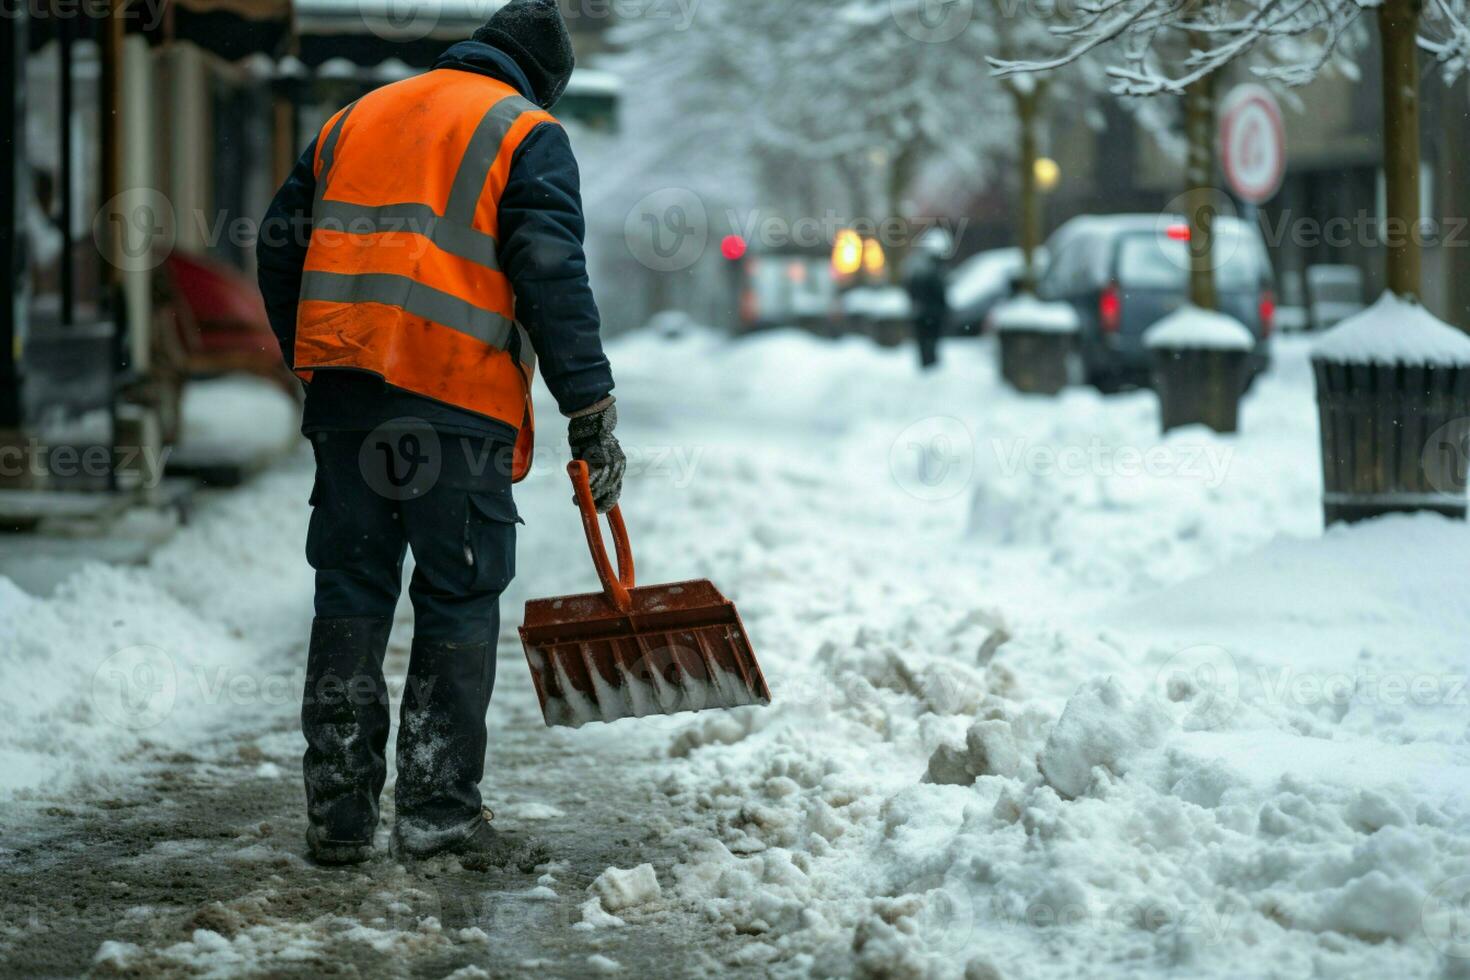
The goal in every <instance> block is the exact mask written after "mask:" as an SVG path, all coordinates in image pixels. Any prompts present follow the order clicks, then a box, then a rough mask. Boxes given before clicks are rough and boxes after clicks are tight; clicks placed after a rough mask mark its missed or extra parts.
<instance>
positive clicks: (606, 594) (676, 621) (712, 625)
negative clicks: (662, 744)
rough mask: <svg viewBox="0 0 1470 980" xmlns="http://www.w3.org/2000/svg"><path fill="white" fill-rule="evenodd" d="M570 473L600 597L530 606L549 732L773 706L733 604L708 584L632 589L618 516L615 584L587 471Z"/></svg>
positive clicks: (532, 650)
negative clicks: (599, 723)
mask: <svg viewBox="0 0 1470 980" xmlns="http://www.w3.org/2000/svg"><path fill="white" fill-rule="evenodd" d="M567 473H568V474H569V475H570V476H571V478H572V488H573V490H574V491H575V493H576V498H577V507H578V508H579V509H580V510H581V512H582V527H583V529H584V530H585V531H586V532H587V547H588V548H589V549H590V550H591V552H592V564H593V565H594V566H596V568H597V577H598V578H599V579H601V580H602V591H601V592H588V593H584V594H582V595H568V596H555V597H552V598H550V599H532V600H530V601H529V602H527V603H526V615H525V619H524V625H522V626H521V644H522V646H524V647H525V648H526V662H527V663H528V664H530V666H531V678H532V680H533V681H534V682H535V684H536V696H537V697H538V698H539V699H540V701H541V714H542V717H544V718H545V719H546V724H547V725H566V726H570V727H572V728H576V727H578V726H581V725H584V724H586V723H587V722H589V721H617V720H618V719H619V718H642V717H644V716H646V715H671V714H676V713H678V712H680V711H702V710H704V709H707V708H733V707H736V706H738V705H742V704H770V702H771V692H770V689H769V688H767V687H766V680H765V678H764V677H763V676H762V675H761V669H760V665H759V664H757V663H756V661H755V653H754V651H752V650H751V648H750V638H749V637H748V636H746V635H745V626H744V624H742V623H741V622H740V614H739V613H737V612H736V611H735V604H734V603H732V602H731V601H730V600H729V599H726V598H725V597H724V596H723V595H721V594H720V590H719V589H717V588H715V586H714V584H713V583H712V582H710V581H709V580H708V579H699V580H697V581H690V582H675V583H672V584H670V585H638V586H635V585H634V584H633V550H632V548H631V546H630V545H629V544H628V530H627V528H626V527H625V526H624V525H623V515H622V512H621V511H620V510H619V509H618V508H617V507H614V508H613V509H612V510H611V511H609V512H608V515H607V522H608V525H609V526H610V527H611V528H612V534H613V545H614V547H615V548H616V550H617V557H618V571H617V574H616V575H614V574H613V569H612V564H611V563H610V562H609V561H608V557H607V547H606V546H605V545H604V544H603V542H602V530H601V528H600V527H599V526H598V521H597V510H596V508H595V507H594V506H593V504H592V490H591V488H590V487H589V486H588V482H587V464H586V463H584V462H582V461H581V460H573V461H572V462H571V463H570V464H568V466H567Z"/></svg>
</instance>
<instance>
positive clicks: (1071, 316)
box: [990, 293, 1078, 333]
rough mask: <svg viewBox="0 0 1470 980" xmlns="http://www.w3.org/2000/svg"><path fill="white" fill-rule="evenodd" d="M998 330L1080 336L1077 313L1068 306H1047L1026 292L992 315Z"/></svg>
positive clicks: (1053, 304)
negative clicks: (1076, 334) (1078, 333)
mask: <svg viewBox="0 0 1470 980" xmlns="http://www.w3.org/2000/svg"><path fill="white" fill-rule="evenodd" d="M990 317H991V323H992V324H993V325H994V326H995V329H996V330H1031V331H1035V332H1037V333H1076V331H1077V328H1078V321H1077V311H1076V310H1074V309H1073V308H1072V307H1071V305H1070V304H1067V303H1047V302H1043V301H1042V300H1039V299H1037V298H1036V297H1035V296H1031V295H1029V294H1027V293H1022V294H1021V295H1019V296H1017V297H1016V298H1014V299H1011V300H1007V301H1006V302H1004V303H1002V304H1000V305H999V306H997V307H996V308H995V311H994V312H993V313H991V314H990Z"/></svg>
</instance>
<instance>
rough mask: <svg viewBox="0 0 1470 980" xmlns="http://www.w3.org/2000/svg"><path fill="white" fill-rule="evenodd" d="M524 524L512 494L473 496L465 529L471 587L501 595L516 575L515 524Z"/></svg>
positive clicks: (489, 493) (470, 496) (476, 494)
mask: <svg viewBox="0 0 1470 980" xmlns="http://www.w3.org/2000/svg"><path fill="white" fill-rule="evenodd" d="M519 523H523V522H522V521H521V518H520V515H519V514H518V513H516V505H515V501H513V500H512V499H511V496H510V494H509V493H493V492H482V493H471V494H470V495H469V506H468V508H466V514H465V526H464V553H465V561H466V562H468V563H469V565H470V569H471V574H470V582H471V588H473V589H474V591H476V592H502V591H504V590H505V587H506V586H507V585H509V584H510V580H511V579H513V578H515V574H516V525H517V524H519Z"/></svg>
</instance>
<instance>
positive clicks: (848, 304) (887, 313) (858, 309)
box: [842, 286, 913, 320]
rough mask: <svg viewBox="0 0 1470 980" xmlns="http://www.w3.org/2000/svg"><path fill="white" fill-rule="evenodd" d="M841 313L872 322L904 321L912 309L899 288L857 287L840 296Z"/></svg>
mask: <svg viewBox="0 0 1470 980" xmlns="http://www.w3.org/2000/svg"><path fill="white" fill-rule="evenodd" d="M842 312H843V313H845V314H847V315H848V316H853V317H868V318H869V319H873V320H904V319H907V318H908V317H910V316H912V315H913V307H912V304H911V303H910V302H909V294H908V293H907V292H905V291H904V290H903V288H902V287H901V286H881V287H879V286H858V287H857V288H856V289H849V290H848V291H847V292H845V293H843V294H842Z"/></svg>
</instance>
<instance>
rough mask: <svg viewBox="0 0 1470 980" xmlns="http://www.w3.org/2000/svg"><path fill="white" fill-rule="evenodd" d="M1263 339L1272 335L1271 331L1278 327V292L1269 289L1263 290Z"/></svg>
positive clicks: (1261, 309)
mask: <svg viewBox="0 0 1470 980" xmlns="http://www.w3.org/2000/svg"><path fill="white" fill-rule="evenodd" d="M1259 312H1260V314H1261V339H1263V340H1264V339H1265V338H1267V337H1269V336H1271V331H1272V330H1274V329H1275V328H1276V294H1275V293H1273V292H1271V290H1269V289H1263V290H1262V291H1261V305H1260V310H1259Z"/></svg>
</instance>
